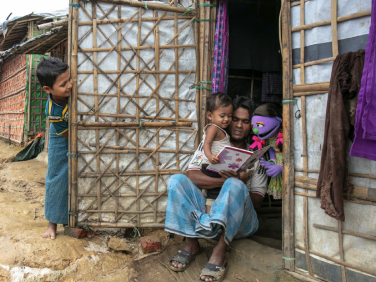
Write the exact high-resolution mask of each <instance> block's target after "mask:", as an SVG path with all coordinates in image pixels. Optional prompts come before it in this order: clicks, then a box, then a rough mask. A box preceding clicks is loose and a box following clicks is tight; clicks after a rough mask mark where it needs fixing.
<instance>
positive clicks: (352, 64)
mask: <svg viewBox="0 0 376 282" xmlns="http://www.w3.org/2000/svg"><path fill="white" fill-rule="evenodd" d="M363 66H364V50H359V51H357V52H349V53H345V54H342V55H338V56H337V58H336V59H335V61H334V63H333V68H332V75H331V78H330V85H329V92H328V103H327V106H326V118H325V132H324V144H323V148H322V153H321V166H320V173H319V180H318V182H317V192H316V196H317V197H318V198H320V199H321V200H320V202H321V208H322V209H324V210H325V213H326V214H328V215H329V216H331V217H333V218H335V219H337V220H341V221H345V213H344V208H343V195H344V193H346V194H347V195H349V194H350V193H351V192H352V190H353V186H352V184H351V180H348V179H347V166H346V140H347V138H350V139H351V140H353V132H354V130H353V128H354V125H355V111H356V106H357V101H358V94H359V90H360V81H361V78H362V72H363Z"/></svg>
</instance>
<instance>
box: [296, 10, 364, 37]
mask: <svg viewBox="0 0 376 282" xmlns="http://www.w3.org/2000/svg"><path fill="white" fill-rule="evenodd" d="M370 15H371V9H369V10H365V11H361V12H357V13H353V14H350V15H346V16H342V17H338V18H337V22H344V21H348V20H352V19H357V18H361V17H365V16H370ZM331 23H332V20H331V19H330V20H325V21H320V22H315V23H311V24H306V25H303V26H296V27H293V28H292V29H291V31H292V32H294V31H299V30H302V29H311V28H314V27H318V26H323V25H329V24H331Z"/></svg>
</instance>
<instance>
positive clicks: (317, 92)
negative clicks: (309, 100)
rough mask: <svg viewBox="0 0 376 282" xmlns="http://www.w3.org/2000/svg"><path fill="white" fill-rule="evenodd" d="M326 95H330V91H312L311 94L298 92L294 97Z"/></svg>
mask: <svg viewBox="0 0 376 282" xmlns="http://www.w3.org/2000/svg"><path fill="white" fill-rule="evenodd" d="M325 93H328V91H325V90H322V91H310V92H297V93H294V97H301V96H311V95H318V94H325Z"/></svg>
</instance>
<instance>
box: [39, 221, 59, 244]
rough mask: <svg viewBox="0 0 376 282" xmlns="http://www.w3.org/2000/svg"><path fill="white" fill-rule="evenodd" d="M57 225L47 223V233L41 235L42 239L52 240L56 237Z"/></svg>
mask: <svg viewBox="0 0 376 282" xmlns="http://www.w3.org/2000/svg"><path fill="white" fill-rule="evenodd" d="M56 228H57V224H55V223H51V222H48V227H47V231H46V232H44V233H43V234H42V237H43V238H46V239H51V240H54V239H55V237H56Z"/></svg>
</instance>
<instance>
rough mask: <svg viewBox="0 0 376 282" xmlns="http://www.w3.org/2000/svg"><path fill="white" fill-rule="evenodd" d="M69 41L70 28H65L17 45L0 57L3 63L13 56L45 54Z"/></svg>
mask: <svg viewBox="0 0 376 282" xmlns="http://www.w3.org/2000/svg"><path fill="white" fill-rule="evenodd" d="M67 39H68V27H67V26H63V27H61V28H60V29H55V30H52V31H50V32H46V33H45V34H42V35H39V36H37V37H34V38H32V39H30V40H28V41H26V42H24V43H21V44H16V45H14V46H13V47H12V48H9V49H8V50H6V51H5V52H4V53H3V54H2V55H1V53H0V57H2V59H3V61H5V60H6V58H7V57H9V56H11V55H13V54H45V53H46V52H48V51H50V49H53V48H54V47H55V46H57V45H58V44H59V43H61V42H63V41H65V40H67Z"/></svg>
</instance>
